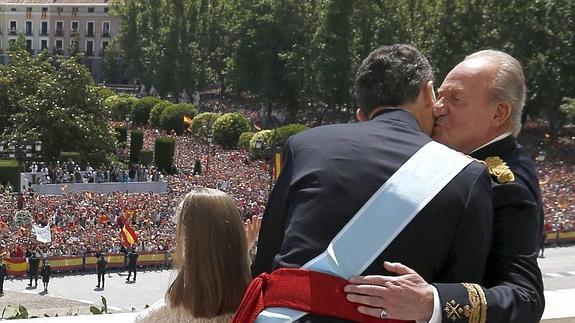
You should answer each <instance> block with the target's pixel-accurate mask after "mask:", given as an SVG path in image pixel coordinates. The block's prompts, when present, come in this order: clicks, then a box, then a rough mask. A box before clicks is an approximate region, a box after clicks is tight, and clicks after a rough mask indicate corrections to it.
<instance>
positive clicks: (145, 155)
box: [139, 149, 154, 166]
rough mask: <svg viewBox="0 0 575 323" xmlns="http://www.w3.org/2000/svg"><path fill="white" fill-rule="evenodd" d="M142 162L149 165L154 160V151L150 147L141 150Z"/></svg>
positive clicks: (140, 157)
mask: <svg viewBox="0 0 575 323" xmlns="http://www.w3.org/2000/svg"><path fill="white" fill-rule="evenodd" d="M139 159H140V164H142V165H144V166H149V165H151V164H152V162H153V161H154V152H153V151H151V150H150V149H142V150H140V156H139Z"/></svg>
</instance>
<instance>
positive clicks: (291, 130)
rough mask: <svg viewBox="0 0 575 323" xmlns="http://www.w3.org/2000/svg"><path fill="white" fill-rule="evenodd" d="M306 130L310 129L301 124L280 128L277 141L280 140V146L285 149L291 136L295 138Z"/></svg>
mask: <svg viewBox="0 0 575 323" xmlns="http://www.w3.org/2000/svg"><path fill="white" fill-rule="evenodd" d="M306 129H308V127H306V126H305V125H303V124H299V123H292V124H288V125H285V126H283V127H280V128H278V130H277V136H278V138H277V140H278V142H279V144H280V146H282V147H283V146H284V145H285V143H286V141H287V140H288V138H289V137H290V136H293V135H295V134H297V133H300V132H302V131H304V130H306Z"/></svg>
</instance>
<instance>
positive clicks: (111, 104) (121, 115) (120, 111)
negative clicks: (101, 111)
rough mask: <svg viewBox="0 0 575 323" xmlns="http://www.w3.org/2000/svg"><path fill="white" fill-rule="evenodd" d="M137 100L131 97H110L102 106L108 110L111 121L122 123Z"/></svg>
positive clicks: (123, 95) (130, 112) (122, 95)
mask: <svg viewBox="0 0 575 323" xmlns="http://www.w3.org/2000/svg"><path fill="white" fill-rule="evenodd" d="M137 100H138V99H137V98H135V97H133V96H131V95H126V94H121V95H112V96H110V97H108V98H106V100H104V105H105V106H106V107H107V108H108V109H109V110H110V112H111V114H112V120H115V121H124V120H125V118H126V115H127V114H130V115H131V114H132V108H133V106H134V103H136V101H137Z"/></svg>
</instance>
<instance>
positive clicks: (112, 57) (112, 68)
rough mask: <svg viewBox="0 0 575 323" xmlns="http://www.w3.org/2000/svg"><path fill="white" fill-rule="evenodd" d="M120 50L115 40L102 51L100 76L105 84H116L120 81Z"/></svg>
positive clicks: (121, 57) (121, 56)
mask: <svg viewBox="0 0 575 323" xmlns="http://www.w3.org/2000/svg"><path fill="white" fill-rule="evenodd" d="M123 59H124V58H123V55H122V49H121V48H120V44H119V42H118V39H117V38H114V39H112V41H110V42H109V43H108V46H106V48H104V49H103V50H102V76H103V77H104V81H105V82H106V83H112V84H117V83H120V82H121V81H122V74H121V73H122V70H121V61H122V60H123Z"/></svg>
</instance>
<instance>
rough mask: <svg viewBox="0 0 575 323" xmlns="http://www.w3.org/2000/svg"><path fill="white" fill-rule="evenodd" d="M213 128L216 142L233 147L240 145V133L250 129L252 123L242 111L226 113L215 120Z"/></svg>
mask: <svg viewBox="0 0 575 323" xmlns="http://www.w3.org/2000/svg"><path fill="white" fill-rule="evenodd" d="M213 129H214V140H215V142H217V143H218V144H220V145H221V146H222V147H225V148H233V147H236V146H237V145H238V139H239V138H240V135H241V134H242V133H244V132H246V131H248V130H249V129H250V123H249V121H248V119H247V118H246V117H245V116H244V115H243V114H241V113H237V112H234V113H226V114H224V115H222V116H221V117H219V118H218V120H216V122H214V125H213Z"/></svg>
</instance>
